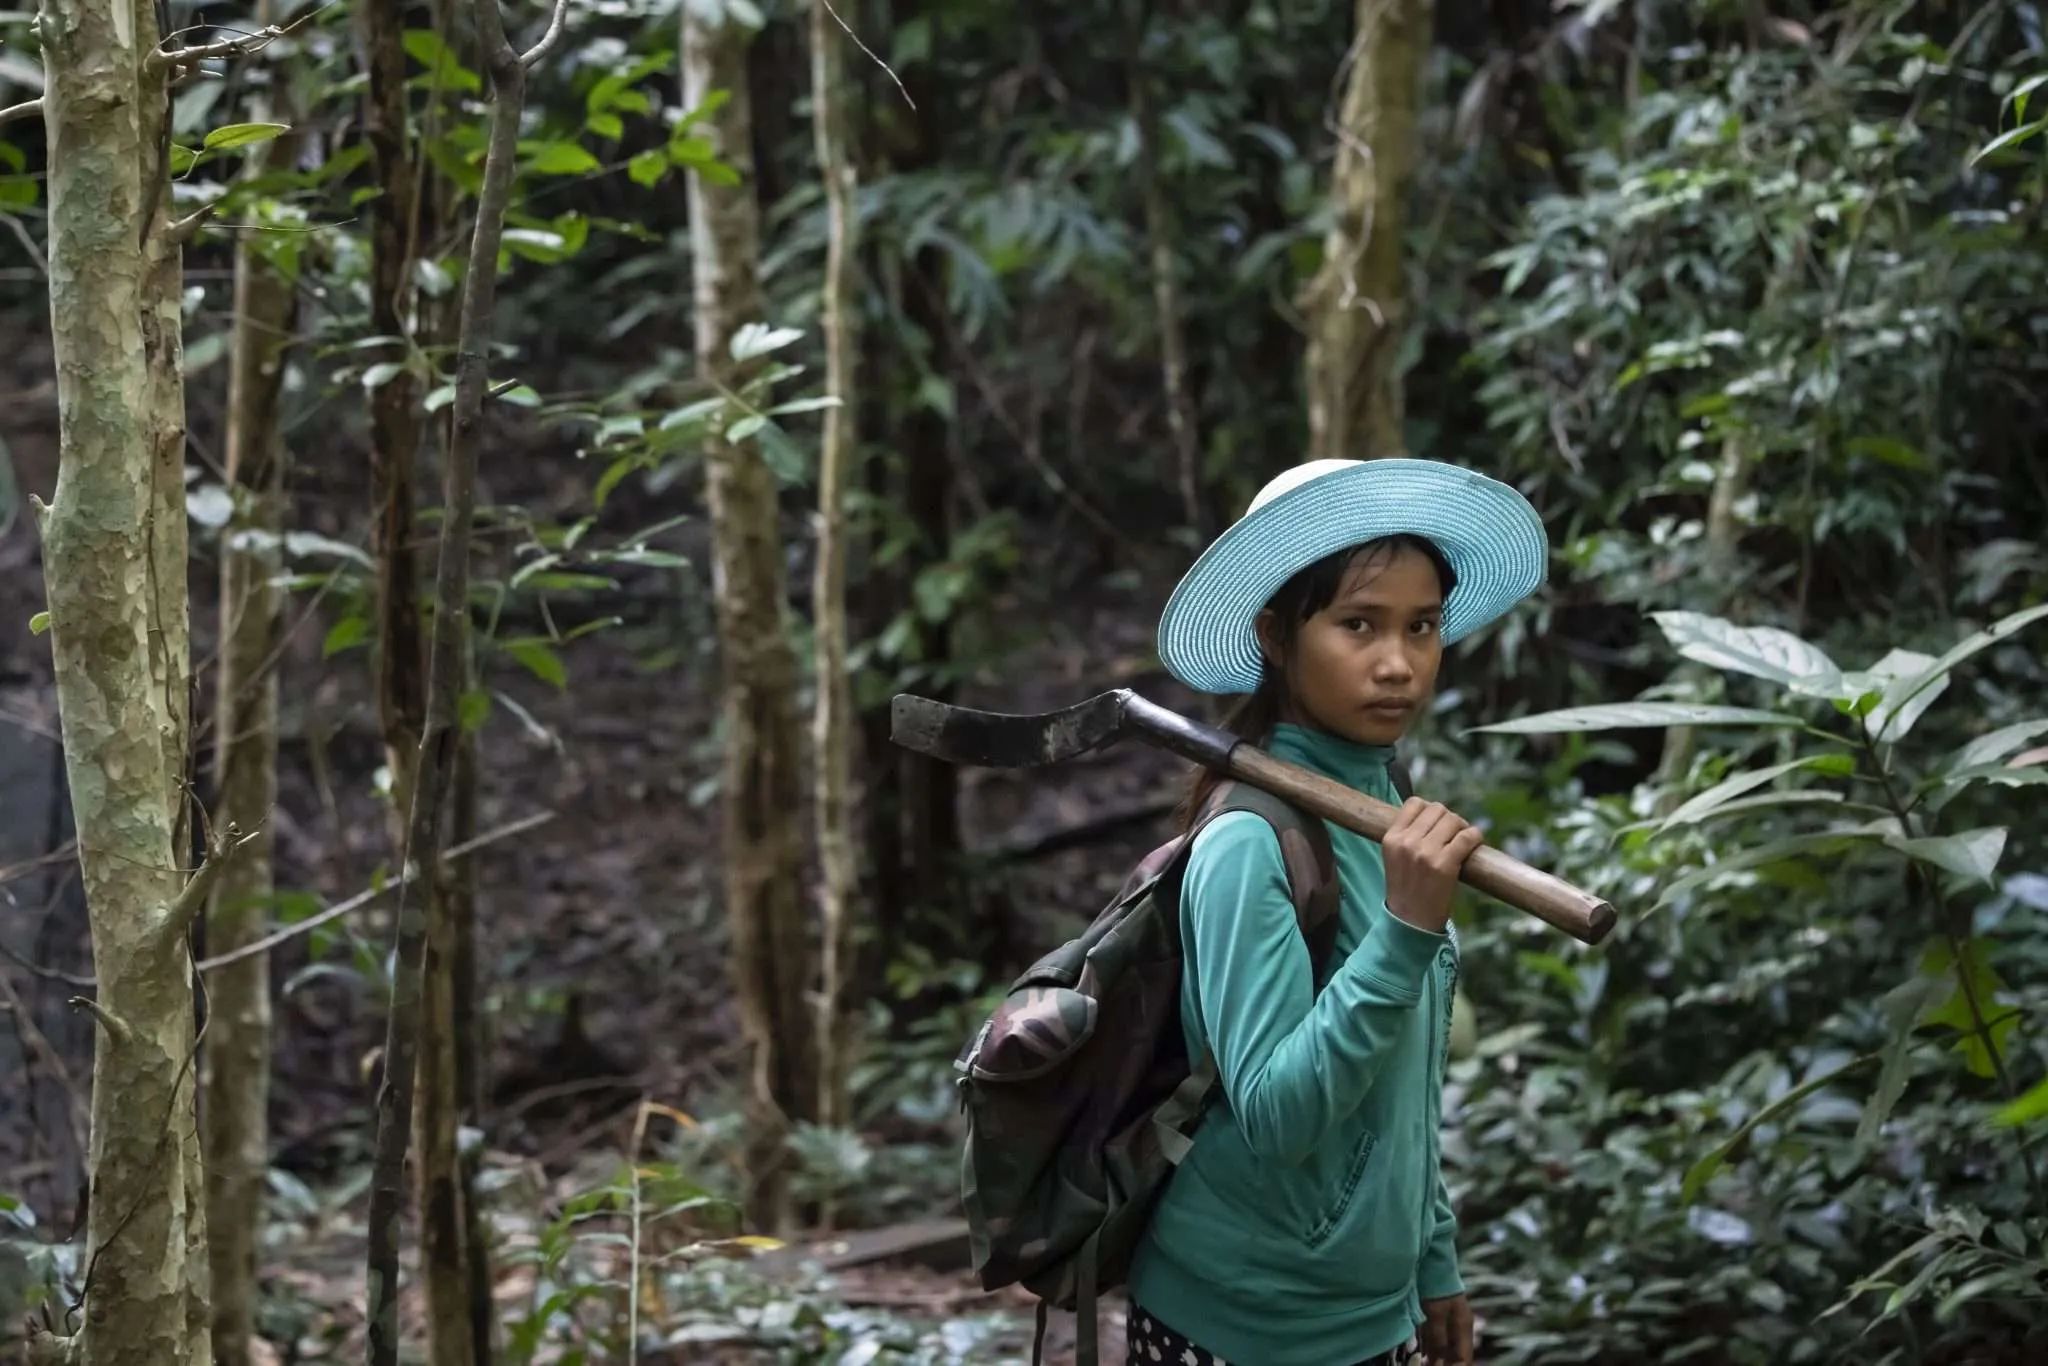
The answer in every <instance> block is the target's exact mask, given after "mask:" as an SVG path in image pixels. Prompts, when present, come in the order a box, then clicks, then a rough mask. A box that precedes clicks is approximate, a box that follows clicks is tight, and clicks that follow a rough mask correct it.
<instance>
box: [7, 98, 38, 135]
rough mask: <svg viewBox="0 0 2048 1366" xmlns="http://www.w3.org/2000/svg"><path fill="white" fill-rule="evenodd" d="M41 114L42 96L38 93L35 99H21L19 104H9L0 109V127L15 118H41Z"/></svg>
mask: <svg viewBox="0 0 2048 1366" xmlns="http://www.w3.org/2000/svg"><path fill="white" fill-rule="evenodd" d="M42 115H43V100H42V96H40V95H38V96H37V97H36V98H35V99H32V100H23V101H22V102H21V103H20V104H10V105H8V106H7V107H6V108H5V109H0V128H5V127H6V126H7V125H8V124H10V123H13V122H14V121H15V120H16V119H34V118H41V117H42Z"/></svg>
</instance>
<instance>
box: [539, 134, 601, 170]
mask: <svg viewBox="0 0 2048 1366" xmlns="http://www.w3.org/2000/svg"><path fill="white" fill-rule="evenodd" d="M526 169H528V170H529V171H532V172H533V173H534V174H536V175H589V174H590V173H591V172H592V171H598V170H602V169H604V165H603V163H602V162H600V161H599V160H598V159H597V158H596V157H594V156H592V155H591V154H590V153H589V152H587V151H585V150H584V149H583V148H581V147H578V146H577V145H576V144H575V143H573V142H548V143H542V144H541V145H540V147H539V148H538V149H536V150H535V151H534V153H533V158H532V160H530V161H528V162H527V164H526Z"/></svg>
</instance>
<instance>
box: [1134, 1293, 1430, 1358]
mask: <svg viewBox="0 0 2048 1366" xmlns="http://www.w3.org/2000/svg"><path fill="white" fill-rule="evenodd" d="M1124 1342H1125V1360H1126V1361H1128V1362H1129V1363H1130V1366H1230V1363H1229V1362H1227V1361H1225V1360H1224V1359H1223V1358H1222V1357H1220V1356H1217V1355H1216V1354H1215V1353H1214V1352H1211V1351H1209V1350H1207V1349H1206V1348H1202V1347H1197V1346H1195V1344H1194V1343H1192V1342H1190V1341H1189V1340H1188V1339H1187V1338H1185V1337H1183V1336H1182V1335H1181V1334H1179V1333H1176V1332H1174V1331H1173V1329H1171V1328H1169V1327H1167V1326H1166V1325H1165V1324H1163V1323H1161V1322H1160V1321H1159V1320H1158V1319H1156V1318H1154V1317H1153V1316H1152V1313H1151V1311H1150V1310H1148V1309H1146V1308H1145V1307H1144V1306H1143V1305H1141V1304H1139V1303H1138V1302H1137V1301H1135V1300H1133V1301H1132V1302H1131V1313H1130V1328H1129V1331H1128V1333H1127V1334H1126V1336H1125V1339H1124ZM1413 1355H1414V1349H1413V1347H1412V1346H1402V1347H1397V1348H1395V1349H1394V1350H1393V1351H1391V1352H1382V1353H1380V1354H1379V1355H1378V1356H1376V1357H1367V1358H1366V1359H1365V1360H1364V1361H1361V1362H1359V1363H1357V1366H1400V1363H1401V1362H1404V1361H1407V1360H1408V1359H1409V1358H1410V1357H1412V1356H1413ZM1241 1366H1243V1364H1242V1363H1241Z"/></svg>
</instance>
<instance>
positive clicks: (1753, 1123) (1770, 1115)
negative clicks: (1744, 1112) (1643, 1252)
mask: <svg viewBox="0 0 2048 1366" xmlns="http://www.w3.org/2000/svg"><path fill="white" fill-rule="evenodd" d="M1877 1058H1878V1055H1877V1054H1875V1053H1866V1054H1864V1055H1863V1056H1862V1057H1860V1058H1856V1059H1853V1060H1852V1061H1849V1062H1846V1063H1844V1064H1842V1065H1841V1066H1840V1067H1837V1068H1836V1069H1835V1070H1834V1071H1832V1072H1827V1073H1824V1074H1822V1075H1821V1076H1818V1077H1815V1078H1814V1079H1813V1080H1811V1081H1809V1082H1806V1083H1804V1084H1803V1085H1800V1086H1795V1087H1793V1088H1792V1089H1791V1090H1789V1091H1787V1092H1786V1093H1785V1094H1784V1095H1782V1096H1779V1097H1778V1098H1777V1099H1776V1100H1774V1101H1772V1102H1771V1103H1770V1104H1769V1105H1766V1106H1764V1108H1763V1109H1761V1110H1758V1111H1757V1112H1756V1113H1755V1114H1753V1115H1751V1116H1750V1117H1749V1118H1748V1119H1747V1120H1746V1121H1744V1122H1743V1124H1742V1126H1741V1127H1740V1128H1738V1129H1737V1130H1736V1131H1735V1132H1734V1133H1732V1134H1730V1135H1728V1137H1727V1138H1726V1139H1725V1140H1724V1141H1723V1142H1722V1143H1721V1145H1720V1146H1719V1147H1717V1148H1715V1149H1714V1150H1713V1151H1712V1152H1710V1153H1708V1154H1707V1155H1706V1156H1705V1157H1703V1158H1701V1159H1700V1160H1699V1161H1697V1162H1695V1163H1693V1164H1692V1166H1691V1167H1690V1168H1689V1169H1687V1171H1686V1173H1685V1181H1684V1183H1683V1184H1682V1185H1681V1186H1680V1187H1679V1191H1678V1199H1679V1203H1680V1204H1685V1205H1690V1204H1692V1203H1693V1202H1694V1201H1695V1200H1697V1199H1698V1198H1699V1194H1700V1191H1701V1190H1702V1189H1703V1188H1704V1187H1705V1186H1706V1184H1707V1182H1709V1181H1711V1180H1713V1179H1714V1175H1715V1173H1717V1172H1719V1171H1720V1170H1721V1168H1722V1167H1724V1166H1726V1165H1727V1162H1728V1159H1729V1158H1730V1157H1731V1156H1732V1155H1733V1154H1734V1153H1735V1150H1736V1149H1738V1148H1740V1147H1741V1146H1742V1144H1743V1143H1744V1142H1745V1141H1746V1140H1747V1139H1748V1138H1749V1136H1750V1135H1751V1134H1753V1133H1755V1132H1756V1131H1757V1129H1758V1128H1759V1127H1760V1126H1762V1125H1765V1124H1768V1123H1770V1122H1771V1121H1772V1120H1774V1119H1776V1118H1777V1117H1778V1116H1779V1115H1782V1114H1784V1113H1785V1112H1786V1111H1787V1110H1790V1109H1793V1108H1794V1107H1796V1106H1797V1105H1798V1104H1799V1103H1800V1102H1801V1101H1803V1100H1805V1099H1806V1098H1807V1097H1808V1096H1810V1095H1812V1094H1813V1093H1814V1092H1816V1091H1824V1090H1826V1089H1827V1088H1828V1087H1830V1086H1833V1085H1834V1084H1835V1083H1836V1082H1838V1081H1840V1080H1841V1079H1842V1078H1843V1077H1846V1076H1847V1075H1849V1074H1850V1073H1851V1072H1854V1071H1855V1070H1856V1069H1858V1068H1860V1067H1868V1066H1869V1065H1870V1064H1871V1063H1873V1062H1876V1061H1877Z"/></svg>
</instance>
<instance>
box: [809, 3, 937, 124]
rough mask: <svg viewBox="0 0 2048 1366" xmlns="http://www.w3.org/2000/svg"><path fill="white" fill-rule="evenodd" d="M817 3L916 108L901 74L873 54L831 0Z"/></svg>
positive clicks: (907, 101) (910, 104)
mask: <svg viewBox="0 0 2048 1366" xmlns="http://www.w3.org/2000/svg"><path fill="white" fill-rule="evenodd" d="M817 3H818V4H821V5H823V6H824V7H825V13H827V14H829V15H831V16H832V21H833V22H834V23H836V24H838V25H839V27H841V28H843V29H845V30H846V36H847V37H849V38H851V39H853V45H854V46H855V47H857V48H859V49H860V50H861V51H862V52H864V53H866V54H867V58H868V60H869V61H871V62H873V63H874V64H875V65H876V66H879V67H880V68H882V70H883V71H884V72H886V73H887V74H888V77H889V79H890V80H892V81H894V82H896V88H897V89H898V90H902V91H903V102H904V103H905V104H907V105H909V106H910V107H911V108H912V109H915V108H917V101H916V100H913V99H912V98H910V92H909V91H908V90H904V89H903V78H902V77H901V76H898V75H897V74H896V72H895V71H894V70H893V69H892V68H891V67H890V65H889V64H888V63H887V62H885V61H883V60H882V59H881V58H880V57H877V56H876V55H875V51H874V49H873V48H871V47H869V46H868V45H867V44H866V43H864V42H862V41H861V40H860V35H859V34H858V33H855V32H854V31H853V26H852V25H851V24H848V23H847V22H846V20H844V19H842V18H840V17H839V11H838V10H836V9H834V8H832V0H817Z"/></svg>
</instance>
